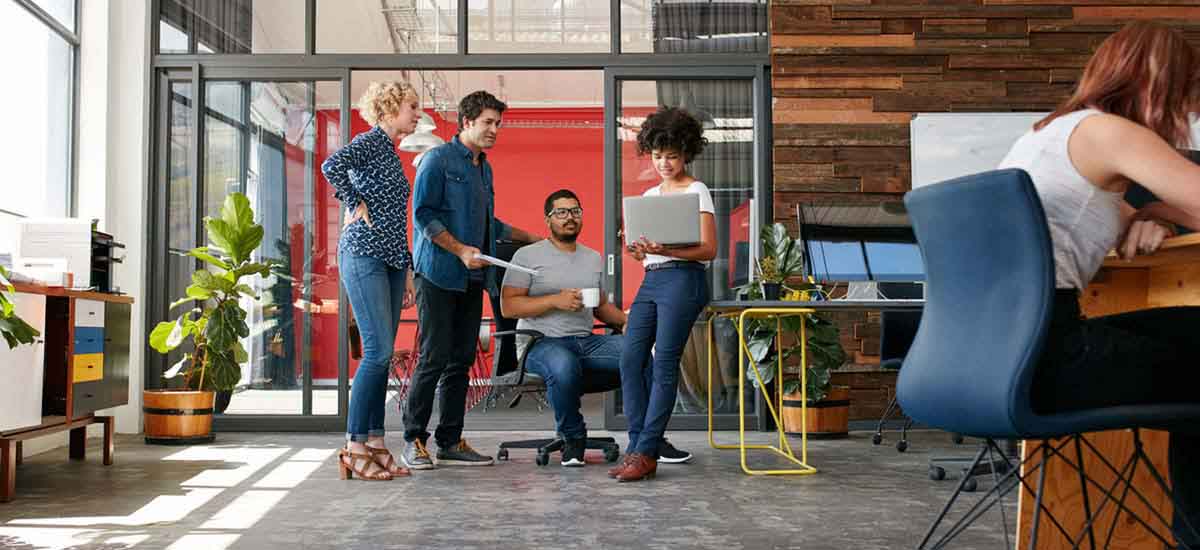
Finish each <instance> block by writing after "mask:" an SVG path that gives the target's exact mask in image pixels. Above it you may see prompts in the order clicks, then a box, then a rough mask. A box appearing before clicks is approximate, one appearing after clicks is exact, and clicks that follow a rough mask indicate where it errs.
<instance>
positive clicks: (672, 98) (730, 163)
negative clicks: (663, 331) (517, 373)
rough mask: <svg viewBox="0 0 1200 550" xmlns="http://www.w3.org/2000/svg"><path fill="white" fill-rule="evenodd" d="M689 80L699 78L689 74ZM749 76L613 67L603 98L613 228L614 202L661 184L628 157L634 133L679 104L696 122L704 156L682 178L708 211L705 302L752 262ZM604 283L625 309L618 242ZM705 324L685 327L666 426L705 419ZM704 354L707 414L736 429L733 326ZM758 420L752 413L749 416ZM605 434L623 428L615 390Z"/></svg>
mask: <svg viewBox="0 0 1200 550" xmlns="http://www.w3.org/2000/svg"><path fill="white" fill-rule="evenodd" d="M696 75H708V77H703V76H701V77H698V76H696ZM757 78H759V77H758V76H757V74H756V71H755V70H754V69H750V70H733V69H722V68H712V69H710V70H703V69H694V68H688V70H687V71H679V72H663V71H661V70H659V71H640V70H636V69H620V70H617V69H614V70H609V71H608V72H607V81H606V84H607V91H608V95H609V96H611V99H610V101H609V106H610V110H609V114H608V118H609V120H608V128H606V130H607V132H608V136H607V137H608V141H607V142H606V148H605V155H606V169H607V170H606V172H607V174H608V178H607V180H608V181H607V183H608V186H609V202H610V204H609V209H608V213H607V214H608V215H609V216H611V220H612V223H611V225H612V226H613V227H621V226H622V224H621V218H622V213H621V211H620V205H621V198H622V197H627V196H637V195H641V194H642V193H643V192H645V191H646V190H647V189H649V188H651V187H653V186H655V185H658V184H659V182H660V178H659V176H658V173H657V172H656V171H655V169H654V167H653V166H652V165H651V162H650V159H649V157H648V156H639V155H638V154H637V134H638V130H639V128H640V127H641V124H642V122H643V121H644V120H645V119H646V117H647V116H648V115H650V114H651V113H653V112H654V111H655V110H656V109H658V108H660V107H663V106H669V107H679V108H682V109H684V110H687V111H689V112H690V113H692V115H693V116H696V117H697V118H698V119H699V120H700V121H701V123H702V124H703V125H704V137H705V138H706V139H707V140H708V144H707V146H706V147H705V149H704V152H703V153H702V154H701V155H700V156H699V157H697V158H696V159H694V160H693V161H692V163H691V164H690V165H689V166H688V171H689V173H690V174H691V175H692V176H693V177H695V178H696V179H698V180H700V181H702V182H704V183H705V184H706V185H707V186H708V188H709V190H710V192H711V193H712V197H713V204H714V206H715V208H716V226H717V257H716V258H715V259H714V260H713V261H712V262H711V264H710V265H709V268H708V272H707V279H708V285H709V292H710V296H711V297H712V299H713V300H729V299H733V298H734V297H735V295H736V291H735V288H736V287H737V286H739V285H741V284H744V283H745V282H746V281H747V278H748V274H749V273H750V270H749V267H750V265H751V255H752V254H753V253H754V251H755V248H756V247H755V246H754V245H755V243H756V240H757V234H758V232H757V229H756V226H757V225H758V219H760V215H761V214H763V212H761V211H760V209H761V208H762V206H763V205H762V204H760V202H761V201H758V200H756V199H757V197H758V190H759V189H761V185H762V174H761V172H760V170H759V168H758V165H759V157H760V155H761V154H762V153H761V150H760V147H761V146H763V143H761V141H760V140H761V139H763V138H762V137H760V136H759V135H757V134H756V132H755V131H754V128H755V126H756V114H757V113H760V109H761V108H762V107H761V105H762V103H763V101H762V100H760V99H758V97H759V95H760V94H759V91H760V87H759V86H760V84H759V83H758V82H757V80H756V79H757ZM607 244H608V251H607V253H608V254H609V258H610V269H609V277H610V278H611V286H610V288H613V289H614V290H615V292H614V296H613V300H614V302H615V303H617V304H619V305H620V306H621V307H622V308H624V309H627V308H628V307H629V306H630V304H632V303H633V299H634V297H635V296H636V294H637V289H638V287H639V286H640V285H641V282H642V278H643V275H644V271H643V269H642V266H641V265H639V264H638V262H636V261H635V260H633V259H632V258H631V257H629V256H628V255H624V254H622V252H621V246H622V243H621V242H620V241H619V240H617V238H616V236H615V234H614V235H610V237H609V242H608V243H607ZM705 320H706V319H705V317H704V316H702V317H701V319H699V320H698V321H697V323H696V325H695V327H694V328H693V330H692V337H691V340H690V341H689V342H688V344H687V346H686V347H685V349H684V355H683V358H682V360H681V362H680V363H681V364H680V369H681V371H680V383H679V393H678V395H677V399H676V405H675V413H674V415H673V417H672V421H671V422H672V423H671V427H672V428H673V429H698V428H701V427H703V426H704V425H705V424H706V422H707V414H708V406H709V405H708V396H709V381H708V370H707V369H708V353H709V346H708V345H707V344H706V340H705V338H706V329H707V325H706V323H705ZM715 329H716V330H715V332H716V343H715V346H714V347H713V350H714V351H715V353H716V354H717V356H716V357H715V360H716V367H715V368H714V372H713V379H712V396H713V403H712V407H713V412H714V413H715V414H716V419H717V423H718V425H719V426H722V427H735V426H736V425H737V422H738V420H737V410H738V395H737V393H738V391H737V387H738V383H737V368H738V367H737V355H736V354H735V351H736V345H737V337H736V333H735V332H734V331H733V327H732V325H730V324H729V323H726V322H718V323H717V325H716V327H715ZM747 398H748V399H749V400H750V403H751V409H752V410H754V411H757V402H756V401H757V400H756V399H755V393H754V391H753V390H752V389H747ZM752 414H754V415H755V416H756V417H757V412H754V413H752ZM606 420H607V427H608V428H610V429H622V428H624V427H626V426H627V424H626V423H625V417H624V415H623V413H622V408H621V400H620V395H619V392H617V393H615V394H614V397H613V398H612V399H610V400H609V403H608V404H607V405H606Z"/></svg>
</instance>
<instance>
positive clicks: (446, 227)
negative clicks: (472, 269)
mask: <svg viewBox="0 0 1200 550" xmlns="http://www.w3.org/2000/svg"><path fill="white" fill-rule="evenodd" d="M473 156H474V154H473V153H472V152H471V150H470V149H468V148H467V146H465V145H463V144H462V142H461V141H459V139H458V136H455V137H454V139H453V140H451V141H450V142H449V143H447V144H445V145H440V146H438V147H436V148H434V149H430V150H429V151H428V152H426V153H425V156H424V157H423V158H422V159H421V164H420V166H419V167H417V177H416V185H415V191H414V193H413V228H414V230H415V231H414V233H415V235H414V237H413V241H414V242H413V256H414V258H415V262H416V267H415V269H416V272H417V273H420V274H421V276H422V277H424V278H426V279H428V280H429V281H430V282H432V283H433V284H435V285H437V286H439V287H441V288H444V289H446V290H457V291H465V290H466V289H467V281H468V278H469V273H468V271H467V267H466V266H465V265H463V263H462V260H460V259H458V256H455V255H454V254H451V253H450V252H449V251H447V250H446V249H444V248H442V247H440V246H438V245H437V243H434V242H433V238H434V237H436V236H437V235H438V234H440V233H441V232H443V231H449V232H450V234H451V235H453V236H454V238H455V239H457V240H458V241H459V242H461V243H463V244H467V245H470V244H471V242H470V241H471V235H474V234H475V232H476V231H477V229H478V226H479V224H480V223H483V221H484V220H490V223H487V224H486V225H487V228H486V232H485V234H484V236H483V243H484V245H483V246H480V247H479V249H480V251H481V252H483V253H484V254H488V255H491V256H495V255H496V240H497V239H508V238H510V237H511V236H512V228H511V227H509V226H508V224H506V223H504V222H502V221H500V220H499V219H497V218H496V208H495V206H496V203H495V201H496V192H495V189H494V188H493V187H492V167H491V165H490V164H488V162H487V155H486V154H484V153H483V152H480V153H479V165H478V166H476V165H475V164H473V163H472V162H471V160H472V158H473ZM480 190H482V193H483V200H482V201H478V200H475V198H476V197H475V195H474V194H477V193H479V192H480ZM480 204H481V205H482V206H483V209H484V211H483V212H478V211H477V209H478V208H479V206H478V205H480ZM493 269H495V268H493V267H490V266H489V267H488V268H487V272H486V273H485V277H484V281H485V283H486V286H487V290H488V292H489V293H492V294H496V293H497V292H499V287H498V286H497V284H496V281H495V277H493V276H492V275H493V274H492V270H493Z"/></svg>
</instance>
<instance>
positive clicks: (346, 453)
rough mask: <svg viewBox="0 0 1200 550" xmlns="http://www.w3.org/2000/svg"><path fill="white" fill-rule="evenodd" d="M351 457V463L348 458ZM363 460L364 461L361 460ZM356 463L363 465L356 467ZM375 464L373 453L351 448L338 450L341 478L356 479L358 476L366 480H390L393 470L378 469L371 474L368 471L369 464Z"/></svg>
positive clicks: (339, 475) (339, 474)
mask: <svg viewBox="0 0 1200 550" xmlns="http://www.w3.org/2000/svg"><path fill="white" fill-rule="evenodd" d="M347 457H349V458H350V461H349V463H347V462H346V458H347ZM359 461H362V462H359ZM355 464H361V465H362V466H361V467H358V468H355V467H354V465H355ZM372 464H375V458H374V457H373V456H372V455H371V453H365V454H364V453H356V452H353V451H351V450H350V449H345V448H343V449H339V450H338V477H339V478H341V479H354V476H358V478H359V479H361V480H364V481H390V480H391V479H392V474H391V472H388V471H387V470H377V471H375V472H372V473H370V474H368V473H366V468H367V466H370V465H372Z"/></svg>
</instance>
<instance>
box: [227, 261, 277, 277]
mask: <svg viewBox="0 0 1200 550" xmlns="http://www.w3.org/2000/svg"><path fill="white" fill-rule="evenodd" d="M255 273H257V274H259V275H260V276H262V277H266V276H268V275H270V274H271V266H269V265H267V264H262V263H255V262H246V263H244V264H242V265H239V266H237V267H236V268H234V270H233V276H234V279H235V280H237V279H241V278H242V277H245V276H246V275H253V274H255Z"/></svg>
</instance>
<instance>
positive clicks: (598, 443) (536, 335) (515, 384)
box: [484, 329, 621, 466]
mask: <svg viewBox="0 0 1200 550" xmlns="http://www.w3.org/2000/svg"><path fill="white" fill-rule="evenodd" d="M517 335H524V336H529V337H530V340H529V343H528V345H526V346H525V351H524V353H522V354H521V356H520V357H519V358H517V360H516V368H511V369H503V370H501V369H499V368H498V369H496V370H493V371H492V372H493V374H492V392H491V394H490V395H489V396H488V401H487V402H486V403H485V405H484V406H485V407H487V408H493V407H495V406H496V404H497V403H498V402H499V401H500V399H501V397H505V396H508V395H511V396H512V397H511V399H510V400H509V403H508V407H509V408H513V407H516V406H517V405H518V404H520V402H521V399H522V398H523V397H524V396H525V395H526V394H532V396H534V397H535V398H537V399H538V402H539V408H542V407H543V406H544V405H545V403H546V398H545V395H546V382H545V381H544V380H543V379H542V377H541V376H538V375H537V374H535V373H532V372H528V371H526V370H525V359H526V358H527V357H528V356H529V350H531V349H533V347H534V346H536V345H537V343H538V340H540V339H542V338H543V337H544V335H543V334H542V333H541V332H538V331H536V330H523V329H522V330H509V331H502V332H497V333H495V334H493V336H497V337H501V338H504V337H508V338H510V341H512V339H515V337H516V336H517ZM512 345H514V346H515V342H513V344H512ZM499 353H500V352H499V351H497V355H499ZM513 355H514V356H515V351H514V353H513ZM497 365H498V366H500V365H499V363H498V364H497ZM620 386H621V377H620V375H618V374H616V373H614V374H613V375H612V376H589V377H587V378H585V379H584V388H583V393H585V394H587V393H602V392H607V391H611V390H614V389H616V388H619V387H620ZM563 443H564V440H563V438H562V434H555V436H554V437H553V438H541V439H526V440H521V441H503V442H501V443H500V448H499V449H498V450H497V451H496V458H497V459H499V460H508V450H509V449H537V458H536V459H535V460H536V462H537V465H538V466H545V465H547V464H549V463H550V454H551V453H556V452H561V451H562V448H563ZM584 448H585V449H591V450H599V451H603V452H604V460H606V461H608V462H615V461H616V460H617V458H618V457H619V456H620V455H621V447H620V446H619V445H617V441H616V440H615V439H613V438H611V437H589V438H587V442H586V444H585V446H584Z"/></svg>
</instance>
